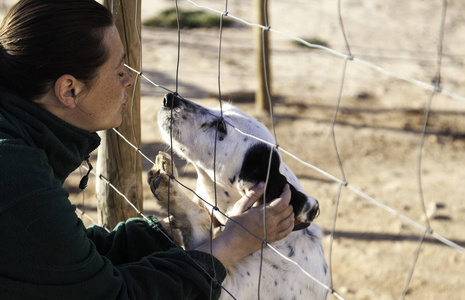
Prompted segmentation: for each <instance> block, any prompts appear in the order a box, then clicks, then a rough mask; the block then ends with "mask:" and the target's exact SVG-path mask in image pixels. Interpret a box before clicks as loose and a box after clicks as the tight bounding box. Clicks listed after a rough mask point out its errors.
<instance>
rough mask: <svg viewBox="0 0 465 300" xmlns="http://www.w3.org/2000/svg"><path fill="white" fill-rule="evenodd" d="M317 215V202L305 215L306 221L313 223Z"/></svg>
mask: <svg viewBox="0 0 465 300" xmlns="http://www.w3.org/2000/svg"><path fill="white" fill-rule="evenodd" d="M319 214H320V205H319V204H318V202H317V203H316V205H315V206H313V207H312V209H310V211H309V212H308V213H307V219H308V220H309V221H313V220H314V219H315V218H316V217H318V215H319Z"/></svg>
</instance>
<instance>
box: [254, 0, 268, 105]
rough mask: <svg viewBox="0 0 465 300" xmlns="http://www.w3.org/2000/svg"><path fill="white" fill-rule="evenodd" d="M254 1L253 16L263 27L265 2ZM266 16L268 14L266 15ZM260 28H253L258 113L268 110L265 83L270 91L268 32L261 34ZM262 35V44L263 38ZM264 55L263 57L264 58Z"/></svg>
mask: <svg viewBox="0 0 465 300" xmlns="http://www.w3.org/2000/svg"><path fill="white" fill-rule="evenodd" d="M254 1H255V14H256V21H257V24H261V25H265V9H268V7H266V8H265V4H264V2H265V0H254ZM266 15H268V13H267V14H266ZM262 31H263V29H262V28H258V27H256V28H254V35H255V59H256V71H257V78H256V80H257V89H256V90H255V109H256V110H258V111H263V110H268V109H269V108H270V104H269V101H268V92H267V88H266V83H267V81H268V87H269V89H270V91H271V86H270V82H271V80H270V78H271V71H270V63H269V56H270V52H269V46H268V36H269V32H268V31H265V32H262ZM262 33H263V34H264V42H263V36H262ZM264 54H265V56H264ZM265 67H266V70H267V74H266V75H267V76H265V69H264V68H265Z"/></svg>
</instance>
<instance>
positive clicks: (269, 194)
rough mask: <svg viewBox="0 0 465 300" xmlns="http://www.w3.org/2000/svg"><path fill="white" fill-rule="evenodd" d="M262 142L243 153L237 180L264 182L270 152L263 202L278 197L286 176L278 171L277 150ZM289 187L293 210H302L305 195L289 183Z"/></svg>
mask: <svg viewBox="0 0 465 300" xmlns="http://www.w3.org/2000/svg"><path fill="white" fill-rule="evenodd" d="M271 151H272V150H271V147H270V146H269V145H266V144H264V143H258V144H255V145H254V146H252V147H251V148H250V149H249V150H248V151H247V153H246V154H245V157H244V161H243V163H242V167H241V171H240V173H239V180H241V181H243V182H249V183H251V186H255V185H257V184H258V183H259V182H261V181H263V182H265V180H266V177H267V172H268V168H269V167H268V166H269V165H270V154H271V165H270V168H269V169H270V174H269V178H268V185H267V188H266V195H265V196H266V199H265V202H269V201H271V200H273V199H276V198H278V197H279V196H280V195H281V193H282V191H283V188H284V186H285V185H286V183H288V181H287V178H286V177H285V176H284V175H282V174H281V173H280V172H279V166H280V165H281V159H280V157H279V154H278V152H277V151H276V150H275V149H273V151H272V152H271ZM289 186H290V188H291V193H292V196H291V204H292V206H293V208H294V212H296V215H297V212H300V211H302V209H303V207H304V205H305V203H307V200H308V199H307V196H306V195H305V194H304V193H302V192H300V191H298V190H296V188H295V187H294V186H293V185H292V184H290V185H289Z"/></svg>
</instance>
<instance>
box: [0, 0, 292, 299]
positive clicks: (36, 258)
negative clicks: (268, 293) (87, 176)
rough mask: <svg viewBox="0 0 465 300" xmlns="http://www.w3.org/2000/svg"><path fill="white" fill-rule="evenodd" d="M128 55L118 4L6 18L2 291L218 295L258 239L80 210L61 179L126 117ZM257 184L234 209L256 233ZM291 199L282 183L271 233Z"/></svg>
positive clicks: (64, 6)
mask: <svg viewBox="0 0 465 300" xmlns="http://www.w3.org/2000/svg"><path fill="white" fill-rule="evenodd" d="M123 62H124V52H123V46H122V44H121V41H120V37H119V34H118V31H117V30H116V27H115V26H114V24H113V20H112V15H111V13H110V12H109V11H108V10H106V9H105V8H104V7H103V6H101V5H100V4H98V3H97V2H95V1H94V0H21V1H19V2H18V3H17V4H15V5H14V6H13V7H12V8H11V9H10V10H9V11H8V12H7V14H6V15H5V17H4V18H3V21H2V23H1V28H0V86H1V87H0V169H1V170H2V175H1V176H0V228H1V229H0V265H1V267H0V299H42V298H44V299H209V298H210V296H211V299H216V298H218V297H219V294H220V292H221V287H220V285H219V284H220V283H221V282H222V280H223V279H224V277H225V276H226V272H225V267H226V268H227V267H229V266H231V265H233V264H234V263H235V262H237V261H238V260H240V259H241V258H243V257H245V256H247V255H248V254H250V253H252V252H254V251H256V250H258V249H259V248H260V246H261V242H260V241H259V240H257V239H256V238H253V237H252V236H251V235H250V234H248V233H246V232H245V231H244V230H242V228H240V227H239V226H237V225H235V223H234V222H228V223H227V224H226V228H225V230H224V233H223V234H222V235H220V236H219V237H218V238H217V239H215V240H213V241H212V242H211V244H210V243H208V244H205V245H202V246H200V247H199V248H198V249H196V250H191V251H184V250H182V249H180V248H173V247H172V245H171V244H170V243H169V241H168V240H167V239H166V238H165V237H164V235H163V234H166V231H164V229H163V224H162V223H160V222H159V221H158V220H157V219H156V218H155V217H151V219H152V221H153V222H154V223H149V222H147V221H145V220H142V219H131V220H129V221H127V222H125V223H121V224H119V226H118V227H117V228H116V229H115V230H113V231H112V232H111V233H107V232H106V231H105V230H103V229H102V228H101V227H98V226H94V227H91V228H87V229H86V228H85V227H84V226H83V224H82V222H81V221H80V220H79V219H78V218H77V217H76V214H75V212H74V206H73V205H71V203H70V202H69V200H68V196H69V193H68V191H66V190H65V189H63V188H62V185H63V182H64V180H65V179H66V177H67V176H68V175H69V174H70V173H71V172H72V171H73V170H75V169H76V168H77V167H79V165H80V164H81V162H82V161H83V160H84V159H85V158H86V157H87V156H88V155H89V153H90V152H91V151H93V150H94V149H96V148H97V147H98V145H99V143H100V139H99V137H98V135H97V134H96V133H95V131H98V130H103V129H109V128H112V127H116V126H119V124H120V123H121V112H122V111H123V110H124V109H125V108H126V102H127V94H126V92H125V89H126V88H128V87H129V86H131V85H132V84H133V77H132V75H131V74H130V73H129V72H128V70H127V69H126V68H125V67H124V63H123ZM262 193H263V190H262V189H256V190H254V191H252V192H250V193H249V194H248V195H247V196H245V197H243V198H242V199H240V201H239V202H238V205H236V207H235V211H234V212H233V213H232V214H231V217H232V218H233V219H235V220H236V221H237V222H239V223H242V224H243V225H244V226H245V227H247V228H249V229H250V230H251V231H252V232H253V233H255V234H257V235H262V233H263V231H264V228H263V223H264V222H263V214H262V209H263V208H261V207H257V208H251V209H248V208H250V207H251V206H252V205H253V203H254V202H255V201H256V200H257V199H258V198H259V197H260V196H261V195H262ZM289 200H290V191H289V189H288V188H285V190H284V191H283V194H282V195H281V198H278V199H276V200H275V201H273V202H271V203H270V204H267V205H268V206H269V209H268V213H267V222H266V224H267V228H266V229H267V238H268V241H269V242H272V241H275V240H279V239H282V238H284V237H285V236H287V234H289V233H290V231H291V230H292V228H293V224H294V222H293V220H294V215H293V212H292V207H291V206H290V205H289ZM151 224H152V225H151ZM153 224H155V225H153ZM160 231H164V232H163V234H162V233H161V232H160ZM211 250H212V251H213V255H214V257H212V256H211V255H210V254H209V253H210V251H211ZM211 278H214V279H213V280H212V279H211Z"/></svg>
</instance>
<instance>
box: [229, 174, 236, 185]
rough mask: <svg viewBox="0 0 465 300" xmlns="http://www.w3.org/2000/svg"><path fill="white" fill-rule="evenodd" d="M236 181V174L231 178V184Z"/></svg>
mask: <svg viewBox="0 0 465 300" xmlns="http://www.w3.org/2000/svg"><path fill="white" fill-rule="evenodd" d="M235 181H236V176H234V177H233V178H229V182H231V184H233V183H234V182H235Z"/></svg>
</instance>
